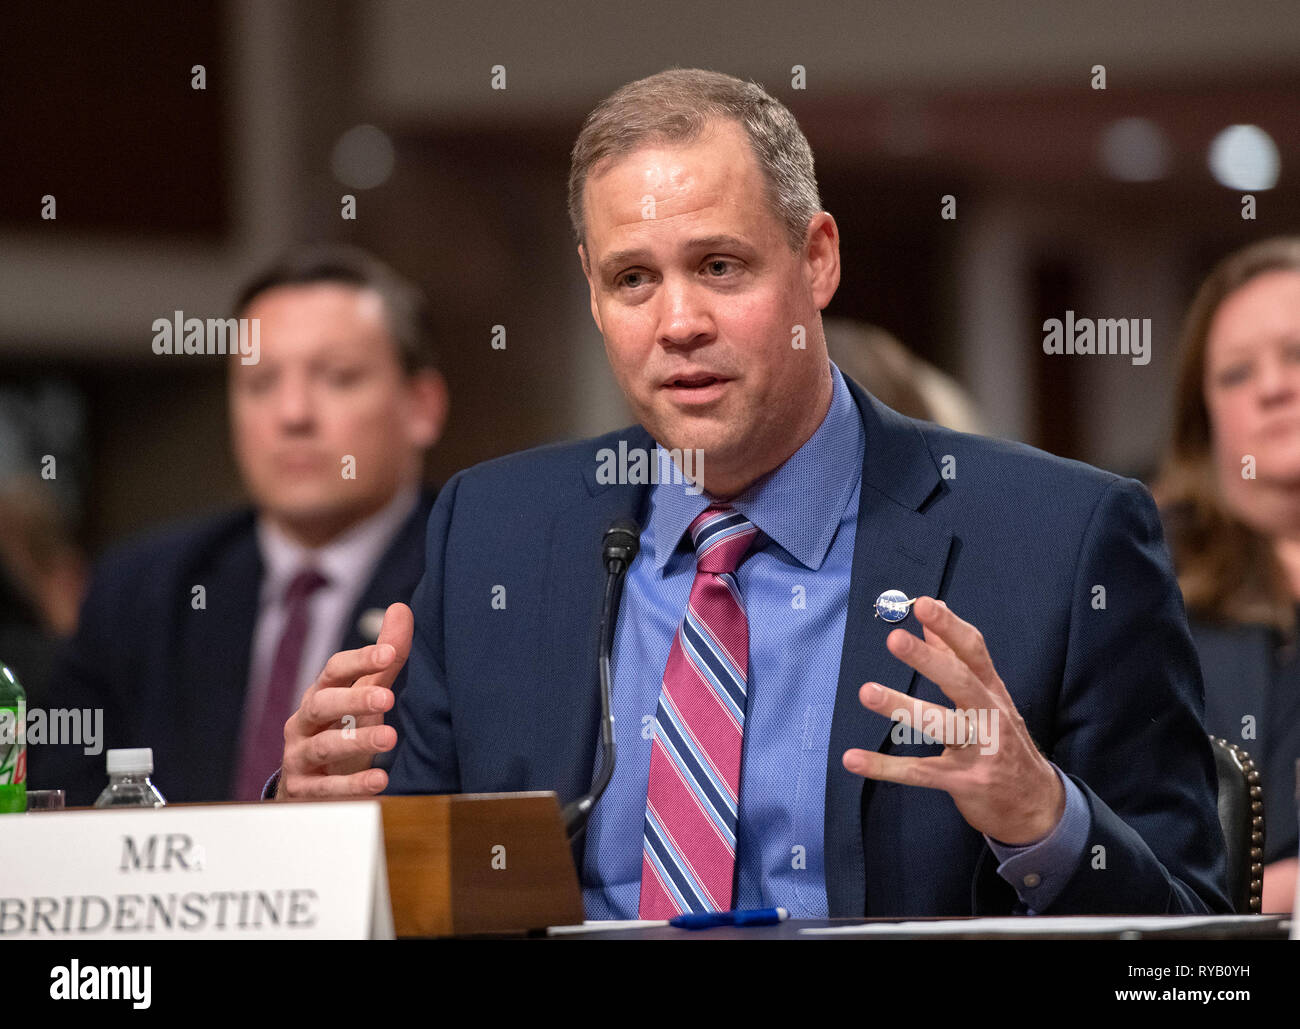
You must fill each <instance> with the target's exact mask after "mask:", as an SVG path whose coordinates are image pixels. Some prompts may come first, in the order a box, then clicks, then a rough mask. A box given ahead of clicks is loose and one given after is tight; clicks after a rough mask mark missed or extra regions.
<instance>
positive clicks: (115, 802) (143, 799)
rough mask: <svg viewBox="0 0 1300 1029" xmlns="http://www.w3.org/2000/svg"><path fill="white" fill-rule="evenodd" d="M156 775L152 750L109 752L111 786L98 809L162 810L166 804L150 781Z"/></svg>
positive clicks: (102, 797)
mask: <svg viewBox="0 0 1300 1029" xmlns="http://www.w3.org/2000/svg"><path fill="white" fill-rule="evenodd" d="M151 775H153V749H152V748H150V747H138V748H136V749H134V750H110V751H109V752H108V786H107V787H105V789H104V792H103V793H101V794H100V795H99V799H98V800H97V801H95V807H162V806H163V805H165V804H166V803H167V801H165V800H163V795H162V794H161V793H159V792H158V788H157V787H156V786H154V784H153V783H151V782H150V781H149V776H151Z"/></svg>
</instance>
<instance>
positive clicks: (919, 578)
mask: <svg viewBox="0 0 1300 1029" xmlns="http://www.w3.org/2000/svg"><path fill="white" fill-rule="evenodd" d="M570 212H571V215H572V219H573V222H574V228H575V232H576V234H577V237H578V241H579V256H580V259H581V261H582V267H583V271H584V273H585V275H586V278H587V281H588V284H589V287H590V293H591V308H592V314H593V317H594V318H595V321H596V324H597V326H598V328H599V329H600V331H601V333H602V335H603V336H604V339H605V346H606V351H607V354H608V356H609V360H610V363H611V366H612V368H613V371H614V375H615V377H616V378H617V380H618V382H619V385H620V386H621V388H622V389H623V392H624V394H625V395H626V397H627V399H628V401H629V403H630V404H631V406H632V408H633V410H634V411H635V413H636V416H637V419H638V421H639V422H640V425H639V426H636V427H633V428H630V429H626V430H623V431H621V432H618V433H613V434H610V435H609V436H606V437H604V438H601V439H597V440H592V441H587V442H584V443H577V444H569V445H564V446H556V447H548V448H542V449H540V450H536V451H530V452H528V453H524V454H518V455H513V456H510V457H506V458H502V459H500V460H497V461H494V462H490V463H488V464H486V465H481V466H479V467H477V468H473V469H470V470H469V471H467V472H463V473H461V474H460V475H458V476H456V477H455V478H454V479H453V480H452V481H451V482H449V483H448V485H447V486H446V488H445V489H444V491H443V493H442V495H441V496H440V497H439V499H438V503H437V505H436V506H435V508H434V512H433V515H432V516H431V518H430V522H429V531H428V539H427V548H428V549H427V553H426V568H425V576H424V578H423V580H422V581H421V584H420V586H419V588H418V589H417V591H416V594H415V597H414V600H413V602H412V603H413V607H414V614H412V612H411V611H410V610H409V609H407V608H406V607H405V606H402V605H397V606H394V607H393V608H390V609H389V611H388V613H387V616H386V618H385V622H384V626H383V630H382V632H381V634H380V637H379V643H378V645H376V646H374V647H368V648H363V649H361V650H358V651H353V652H349V653H340V654H337V655H335V656H334V657H333V658H331V660H330V662H329V663H328V664H327V666H326V668H325V670H324V672H323V673H322V676H321V678H320V679H319V680H318V681H317V682H316V683H315V684H314V685H313V686H312V688H311V689H310V690H309V691H308V693H307V694H306V695H305V697H304V699H303V702H302V705H301V706H300V708H299V710H298V712H297V713H296V714H295V715H294V716H293V718H291V719H290V721H289V723H288V724H287V725H286V734H285V735H286V745H285V753H284V760H283V768H282V774H281V778H280V782H279V787H278V790H279V793H278V795H279V796H281V797H296V796H331V795H348V794H367V793H377V792H379V791H381V790H384V789H387V790H389V791H390V792H394V793H416V792H454V791H465V792H490V791H498V790H522V789H554V790H555V791H556V792H557V793H558V794H559V796H560V799H561V801H569V800H572V799H574V798H575V797H578V796H580V795H581V794H582V793H584V792H585V790H586V789H587V787H588V784H589V783H590V781H591V777H592V773H593V770H594V768H595V766H596V762H597V760H598V751H597V743H596V740H597V735H598V732H597V725H598V716H599V706H598V701H597V698H598V694H597V689H596V671H595V669H596V658H597V653H596V648H597V643H596V640H597V625H598V617H599V609H600V599H601V586H602V583H603V579H604V568H603V566H602V561H601V557H600V547H601V540H602V537H603V534H604V532H605V530H606V529H607V527H609V526H610V524H611V522H612V521H613V520H614V519H616V518H618V517H620V516H630V517H632V518H634V519H635V520H636V521H637V523H638V524H639V525H640V526H642V527H643V528H642V533H641V544H640V551H639V553H638V555H637V557H636V558H635V560H634V561H633V563H632V565H631V567H630V569H629V571H628V575H627V581H626V584H625V587H624V591H623V595H622V600H621V603H620V607H619V612H618V623H617V631H616V639H615V644H614V652H613V662H612V664H613V669H614V672H613V675H614V709H615V715H616V722H615V725H616V731H617V736H616V743H617V745H618V757H619V762H618V770H617V771H616V773H615V775H614V778H613V780H612V781H611V783H610V786H609V789H608V791H607V792H606V794H605V795H604V797H603V798H602V800H601V801H600V803H599V804H598V805H597V807H596V809H595V811H594V814H593V817H592V820H591V823H590V824H589V826H588V827H587V830H586V833H585V835H584V837H583V838H582V839H581V840H580V841H579V843H578V845H577V848H576V852H575V857H576V859H577V860H578V862H579V868H580V869H581V875H582V884H583V889H584V899H585V904H586V908H587V912H588V915H589V917H594V918H601V917H635V916H636V915H637V914H638V913H639V914H640V915H642V916H643V917H645V916H647V915H648V914H651V913H655V912H661V911H665V910H669V911H671V910H684V909H687V908H690V909H697V908H719V907H741V908H743V907H753V906H758V905H760V904H762V905H767V904H774V905H781V906H784V907H787V908H789V909H791V911H792V912H793V913H796V914H800V915H806V916H819V915H823V916H824V915H830V916H854V915H863V914H866V915H914V916H920V915H962V914H971V913H977V914H994V913H1007V912H1029V913H1054V914H1055V913H1088V912H1092V913H1102V912H1151V913H1163V912H1193V911H1226V910H1229V905H1228V901H1227V899H1226V896H1225V891H1224V879H1223V877H1224V857H1223V841H1222V836H1221V833H1220V830H1219V825H1218V822H1217V817H1216V810H1215V784H1216V780H1215V772H1214V764H1213V758H1212V755H1211V752H1210V749H1209V746H1208V743H1207V740H1206V738H1205V736H1204V733H1203V732H1202V729H1201V683H1200V678H1199V674H1198V669H1197V662H1196V657H1195V654H1194V652H1193V650H1192V647H1191V644H1190V641H1189V638H1188V634H1187V627H1186V622H1185V618H1184V615H1183V610H1182V605H1181V600H1180V597H1179V594H1178V590H1177V586H1176V584H1175V582H1174V579H1173V577H1172V574H1171V572H1170V568H1169V562H1168V558H1167V555H1166V552H1165V549H1164V545H1163V540H1162V537H1161V535H1160V529H1159V522H1158V519H1157V517H1156V512H1155V508H1154V505H1153V504H1152V502H1151V500H1150V498H1149V496H1148V495H1147V493H1146V492H1145V490H1144V489H1143V488H1142V487H1141V486H1140V485H1139V484H1137V483H1135V482H1132V481H1130V480H1125V479H1120V478H1118V477H1116V476H1113V475H1109V474H1107V473H1104V472H1101V471H1098V470H1096V469H1092V468H1089V467H1087V466H1084V465H1081V464H1077V463H1074V462H1068V461H1064V460H1061V459H1058V458H1054V457H1052V456H1050V455H1046V454H1043V453H1041V452H1038V451H1035V450H1032V449H1030V448H1028V447H1024V446H1020V445H1016V444H1010V443H1004V442H1000V441H992V440H986V439H981V438H978V437H973V436H967V435H963V434H959V433H954V432H950V431H947V430H943V429H940V428H938V427H936V426H933V425H929V424H926V423H921V422H916V421H913V420H911V419H907V418H904V417H902V416H901V415H899V414H897V413H895V412H893V411H891V410H890V409H888V408H887V407H885V406H883V405H882V404H880V403H879V402H877V401H875V400H874V399H873V398H871V397H870V396H869V395H867V394H865V393H864V392H863V391H862V390H860V389H859V388H857V387H856V386H855V385H854V384H852V383H850V382H848V381H847V380H845V379H844V377H843V376H841V375H840V374H839V372H838V370H837V369H835V368H834V366H833V365H832V364H831V363H830V361H829V359H828V358H827V355H826V350H825V340H824V336H823V333H822V329H821V318H820V312H821V310H822V309H823V308H825V306H826V305H827V304H828V303H829V302H830V300H831V297H832V296H833V294H834V292H835V289H836V287H837V285H838V283H839V274H840V265H839V238H838V230H837V228H836V225H835V222H834V220H833V219H832V218H831V216H830V215H829V214H827V213H826V212H824V211H822V210H821V209H820V199H819V197H818V194H817V189H816V181H815V178H814V176H813V171H812V155H811V152H810V150H809V148H808V144H807V141H806V140H805V139H804V137H803V135H802V133H801V132H800V131H799V129H798V126H797V125H796V124H795V122H794V119H793V117H792V116H791V115H790V113H789V112H788V111H787V110H786V109H785V108H784V107H782V106H781V105H780V104H779V103H777V102H776V101H775V100H773V99H772V98H771V97H770V96H768V95H767V94H766V93H764V92H763V91H762V90H761V89H760V88H758V87H757V86H754V85H752V84H747V83H743V82H740V81H739V80H736V79H732V78H730V77H728V76H723V75H717V74H715V73H709V72H700V71H671V72H664V73H662V74H660V75H656V76H652V77H651V78H649V79H645V80H641V81H639V82H635V83H632V84H630V85H629V86H626V87H624V88H623V89H621V90H619V91H618V92H616V93H615V94H614V95H613V96H611V97H610V98H608V99H607V100H605V101H604V102H602V104H601V105H599V106H598V107H597V109H596V110H595V111H594V112H593V113H592V114H591V116H590V117H589V118H588V119H587V122H586V124H585V125H584V128H583V130H582V133H581V135H580V136H579V139H578V142H577V144H576V145H575V147H574V151H573V165H572V171H571V176H570ZM629 455H630V456H629ZM636 455H642V456H644V457H646V458H647V459H648V464H649V466H650V467H652V468H658V469H663V470H664V471H665V472H667V473H668V474H659V475H657V476H656V479H657V481H656V482H654V483H647V481H646V479H645V477H644V476H643V475H641V474H639V473H637V472H636V471H634V470H633V469H635V468H644V467H645V466H646V463H645V462H638V461H637V460H636ZM664 455H669V456H670V457H671V458H672V463H671V464H669V463H667V462H666V461H665V459H664ZM615 456H616V459H615ZM611 462H612V464H613V465H614V466H616V469H615V473H614V474H613V475H611V474H610V469H611ZM674 468H676V469H678V470H679V471H688V470H689V471H690V473H691V475H690V476H689V477H688V478H686V479H685V481H683V478H682V477H679V476H674V475H673V474H671V473H672V470H673V469H674ZM731 538H734V539H736V540H740V541H742V544H743V545H742V546H739V547H736V548H734V552H732V553H731V554H730V557H729V558H728V559H727V560H723V559H722V558H720V557H718V554H719V552H720V549H726V548H727V547H728V546H729V544H728V542H727V541H728V540H729V539H731ZM718 541H721V548H720V547H719V543H718ZM728 562H730V563H728ZM898 594H902V596H901V597H900V596H898ZM891 596H892V597H894V600H893V602H891V601H890V597H891ZM688 598H689V602H688ZM880 615H883V616H885V617H879V616H880ZM896 621H897V622H898V625H897V627H895V625H894V622H896ZM909 622H911V623H913V625H912V626H911V627H914V626H915V625H916V624H919V626H920V629H921V634H919V635H918V634H917V633H916V632H914V631H909V628H911V627H909V625H908V623H909ZM408 656H409V662H408V660H407V659H408ZM403 667H405V668H407V669H408V675H409V685H408V687H407V688H406V689H405V690H404V691H403V693H402V694H401V697H400V699H397V700H396V703H397V710H396V715H395V718H394V719H393V724H391V725H387V724H383V723H382V713H383V712H385V711H388V710H389V709H391V708H392V707H393V704H394V702H395V698H394V696H393V693H392V691H391V690H390V689H389V688H388V686H389V684H390V682H391V681H392V679H393V676H394V675H395V674H397V671H398V670H399V669H401V668H403ZM718 712H722V714H721V715H719V714H718ZM343 719H348V721H347V723H346V725H347V729H345V728H344V727H343V726H344V722H343V721H342V720H343ZM352 720H355V723H356V726H355V728H354V726H353V722H352ZM349 729H354V731H348V730H349ZM742 747H743V750H742V749H741V748H742ZM394 748H396V749H395V757H394V759H393V763H392V766H391V771H386V770H384V769H377V768H372V767H370V764H371V761H372V759H373V756H374V755H375V754H381V753H387V752H389V751H392V750H393V749H394ZM737 757H738V758H739V768H738V770H737V769H736V768H735V765H734V760H735V759H736V758H737ZM729 762H731V763H729Z"/></svg>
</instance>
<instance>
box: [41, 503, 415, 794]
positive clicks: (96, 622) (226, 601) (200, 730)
mask: <svg viewBox="0 0 1300 1029" xmlns="http://www.w3.org/2000/svg"><path fill="white" fill-rule="evenodd" d="M433 496H434V495H433V492H432V491H426V492H424V493H423V494H422V495H421V497H420V501H419V503H418V504H417V506H416V509H415V510H414V511H413V512H412V513H411V515H410V517H409V518H408V519H407V520H406V521H405V522H404V523H403V525H402V527H401V528H400V529H399V530H398V533H397V536H396V537H395V538H394V540H393V542H392V543H391V544H390V545H389V547H388V549H387V551H386V552H385V553H384V555H383V557H382V558H381V559H380V561H379V563H378V564H377V565H376V566H375V570H374V574H373V576H372V578H371V580H370V582H369V583H368V584H367V585H366V587H365V589H364V590H363V591H362V593H361V597H360V600H359V601H358V602H357V605H356V607H355V608H354V610H353V611H352V613H351V615H350V616H349V619H348V622H347V627H348V628H347V634H346V635H345V636H344V638H343V639H341V640H340V641H339V645H338V649H340V650H351V649H354V648H356V647H362V646H365V645H367V644H369V643H373V642H374V640H373V639H365V638H363V637H362V634H361V630H360V629H359V627H358V625H357V622H358V619H359V617H360V615H361V614H362V612H364V611H367V610H369V609H371V608H384V607H387V605H389V604H391V603H394V602H397V601H402V602H406V601H408V600H409V599H410V596H411V593H412V591H413V590H414V589H415V586H416V584H417V583H418V582H419V580H420V575H421V573H422V571H423V568H424V560H423V541H424V527H425V523H426V522H427V521H428V518H429V512H430V509H431V508H432V507H433ZM261 580H262V560H261V556H260V554H259V552H258V548H257V537H256V532H255V514H254V512H253V511H252V510H251V509H245V510H241V511H235V512H230V513H228V514H223V515H219V516H217V517H214V518H209V519H206V520H204V521H202V522H199V523H197V524H189V525H185V526H182V527H179V528H174V529H170V530H166V531H164V532H162V533H159V534H155V535H151V536H148V537H145V538H143V539H140V540H137V541H134V542H132V543H128V544H125V545H123V546H122V547H120V548H118V549H116V550H114V551H112V552H110V553H109V554H107V555H106V556H105V557H104V558H103V560H102V561H101V562H100V563H99V567H98V569H97V571H96V574H95V576H94V577H93V579H92V582H91V586H90V590H89V592H88V594H87V597H86V600H85V602H84V603H83V605H82V609H81V618H80V622H79V624H78V627H77V632H76V635H75V636H74V637H73V638H72V640H71V641H69V643H68V645H67V646H66V647H65V648H64V650H63V652H62V654H61V655H60V657H59V659H58V661H57V663H56V667H55V671H54V675H53V681H52V685H51V688H50V694H49V697H48V703H49V706H50V707H52V708H95V707H100V708H103V709H104V737H105V742H104V749H105V750H109V749H112V748H117V747H152V748H153V758H154V769H155V774H154V782H155V784H156V785H157V786H158V788H159V790H161V791H162V794H163V796H165V797H166V798H167V800H168V801H170V802H174V803H175V802H181V801H215V800H229V799H230V798H231V792H232V790H233V788H234V783H233V780H234V776H235V772H236V768H235V763H236V760H237V758H238V745H237V741H238V737H239V732H240V727H241V720H242V718H243V706H244V693H245V691H246V689H247V685H248V675H249V662H250V659H251V650H252V644H253V630H254V627H255V625H256V622H257V609H258V593H259V590H260V586H261ZM196 585H202V586H203V587H204V591H205V594H206V597H205V602H206V607H205V608H203V609H200V610H195V609H194V607H193V606H192V603H191V599H192V594H191V591H192V590H193V588H194V587H195V586H196ZM399 685H400V682H399ZM28 762H29V775H28V778H29V782H30V784H31V786H32V787H33V788H37V789H39V788H60V787H61V788H63V789H65V790H67V802H68V805H69V806H72V805H81V804H90V803H93V802H94V800H95V797H97V796H98V795H99V792H100V791H101V790H102V789H103V788H104V786H105V785H106V784H107V783H108V773H107V771H106V770H105V765H104V755H103V754H102V753H101V754H99V755H98V756H93V757H92V756H87V755H86V754H85V753H84V751H83V748H82V747H80V746H76V745H61V746H49V745H37V746H31V747H29V748H28ZM273 771H275V769H273V768H268V769H267V774H268V775H270V774H271V773H272V772H273Z"/></svg>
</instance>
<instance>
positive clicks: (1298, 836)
mask: <svg viewBox="0 0 1300 1029" xmlns="http://www.w3.org/2000/svg"><path fill="white" fill-rule="evenodd" d="M1191 629H1192V639H1194V640H1195V641H1196V649H1197V651H1198V652H1199V653H1200V656H1201V671H1202V673H1203V674H1204V676H1205V728H1206V731H1207V732H1212V733H1213V734H1214V735H1215V736H1221V737H1223V738H1224V739H1226V740H1227V741H1228V742H1229V743H1235V744H1236V745H1237V746H1239V747H1241V748H1243V749H1244V750H1245V751H1247V753H1249V754H1250V756H1251V757H1252V758H1253V759H1254V761H1255V765H1256V767H1257V768H1258V769H1259V773H1260V781H1261V784H1262V785H1263V787H1264V863H1265V864H1270V863H1272V862H1274V861H1279V860H1281V859H1282V858H1293V857H1295V856H1296V848H1297V846H1300V833H1298V832H1297V827H1296V790H1295V784H1296V761H1297V760H1300V662H1297V661H1296V660H1295V659H1294V657H1292V659H1291V660H1290V661H1289V662H1288V663H1287V664H1286V666H1285V668H1283V669H1281V670H1279V668H1278V661H1277V659H1276V656H1275V655H1276V653H1277V649H1278V639H1277V637H1276V636H1275V634H1274V633H1273V631H1272V630H1271V629H1270V628H1269V627H1268V626H1264V625H1225V624H1214V623H1210V622H1207V621H1202V620H1201V619H1197V618H1193V619H1192V621H1191ZM1275 678H1277V681H1276V682H1275V681H1274V680H1275ZM1246 716H1249V717H1250V723H1249V725H1247V724H1243V718H1245V717H1246Z"/></svg>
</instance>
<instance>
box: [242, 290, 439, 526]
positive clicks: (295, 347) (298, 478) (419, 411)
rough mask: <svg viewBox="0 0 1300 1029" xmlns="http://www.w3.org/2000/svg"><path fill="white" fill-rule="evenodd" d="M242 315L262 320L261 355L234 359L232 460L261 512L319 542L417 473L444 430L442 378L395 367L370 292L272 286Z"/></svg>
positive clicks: (393, 352) (382, 501)
mask: <svg viewBox="0 0 1300 1029" xmlns="http://www.w3.org/2000/svg"><path fill="white" fill-rule="evenodd" d="M243 316H244V317H246V318H249V319H253V318H256V319H259V321H260V333H261V360H260V361H259V362H258V363H257V364H253V365H247V366H245V365H243V364H242V363H234V364H233V365H232V372H231V380H230V417H231V430H232V435H233V438H234V448H235V457H236V460H237V461H238V463H239V468H240V471H241V473H242V474H243V478H244V483H245V485H246V486H247V488H248V490H249V493H250V494H251V495H252V498H253V501H254V503H256V505H257V506H258V507H259V508H260V509H261V510H262V511H263V513H264V514H265V515H266V516H268V517H270V518H271V519H272V520H273V521H275V522H276V523H278V524H280V525H281V526H282V527H283V528H285V529H286V530H287V531H289V532H291V533H292V534H295V535H298V536H299V537H300V538H302V539H303V540H304V541H305V542H308V543H311V544H315V545H319V544H320V543H322V542H326V541H327V540H328V539H329V538H331V537H332V536H333V535H334V534H336V533H337V532H340V531H342V530H343V529H345V528H347V527H348V526H349V525H351V524H352V523H354V522H356V521H358V520H360V519H361V518H364V517H365V516H367V515H368V514H371V513H373V512H375V511H377V510H379V508H381V507H382V506H383V505H384V504H385V503H387V502H388V501H389V500H391V499H392V497H393V494H394V492H395V491H396V490H397V489H398V488H399V487H400V486H401V485H403V484H405V483H407V482H410V481H413V480H414V479H415V478H416V477H417V476H418V474H419V466H420V465H419V462H420V451H421V450H422V449H423V448H425V447H428V446H431V445H432V444H433V443H434V442H435V441H436V439H437V437H438V434H439V432H440V430H441V425H442V416H443V413H444V408H443V405H444V404H445V396H444V395H443V394H442V393H441V388H442V386H441V379H440V378H439V377H437V376H436V375H435V376H433V380H432V381H433V382H434V385H433V386H431V385H430V381H431V380H430V379H429V378H428V377H427V376H415V377H413V378H410V379H408V378H407V376H405V375H404V374H403V371H402V368H401V365H400V364H399V361H398V356H397V351H396V347H395V346H394V344H393V342H392V340H391V339H390V337H389V335H388V329H387V326H386V323H385V320H384V312H383V305H382V302H381V300H380V298H379V296H378V295H377V294H376V293H374V292H373V291H370V290H363V289H358V288H356V287H353V286H349V285H346V284H342V283H320V284H312V285H305V286H279V287H275V288H273V289H270V290H268V291H267V292H265V293H263V294H261V295H260V296H258V297H256V298H254V300H253V302H252V303H251V304H250V305H249V306H248V308H247V309H246V310H245V311H244V312H243ZM345 458H352V459H354V461H355V477H347V476H348V474H350V472H349V468H350V465H351V464H352V462H345ZM345 473H346V474H345Z"/></svg>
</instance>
